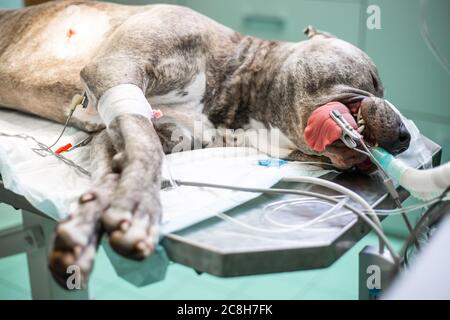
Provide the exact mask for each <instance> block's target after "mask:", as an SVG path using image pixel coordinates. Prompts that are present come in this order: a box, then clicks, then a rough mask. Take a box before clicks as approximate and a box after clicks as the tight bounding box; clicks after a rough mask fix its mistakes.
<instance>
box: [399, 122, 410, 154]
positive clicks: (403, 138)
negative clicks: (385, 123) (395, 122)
mask: <svg viewBox="0 0 450 320" xmlns="http://www.w3.org/2000/svg"><path fill="white" fill-rule="evenodd" d="M398 141H399V142H400V143H401V144H404V145H405V146H406V148H407V147H408V146H409V142H410V141H411V135H410V134H409V131H408V129H406V127H405V125H404V124H403V122H402V123H400V127H399V130H398Z"/></svg>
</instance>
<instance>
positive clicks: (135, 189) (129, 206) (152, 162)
mask: <svg viewBox="0 0 450 320" xmlns="http://www.w3.org/2000/svg"><path fill="white" fill-rule="evenodd" d="M81 76H82V80H83V82H84V84H85V87H86V90H87V92H88V95H89V96H90V99H91V101H94V102H95V103H96V104H97V105H98V110H99V113H100V116H101V118H102V119H103V121H104V122H105V125H106V126H107V132H108V135H109V137H110V138H111V141H112V142H113V144H114V147H115V150H116V152H117V154H116V155H115V156H114V158H113V168H114V171H115V172H117V173H118V174H119V176H120V177H119V181H118V183H117V186H116V189H115V190H114V193H113V194H112V195H111V197H110V199H109V206H108V209H107V210H106V211H105V212H104V213H103V216H102V223H103V226H104V228H105V230H106V232H107V233H108V236H109V241H110V244H111V246H112V248H113V249H114V250H115V251H117V252H118V253H120V254H121V255H123V256H125V257H128V258H132V259H144V258H145V257H147V256H148V255H149V254H151V253H152V252H153V249H154V248H155V245H156V243H157V241H158V237H159V232H158V227H159V222H160V219H161V204H160V200H159V190H160V188H161V181H160V180H161V162H162V157H163V151H162V146H161V143H160V141H159V138H158V135H157V134H156V131H155V129H154V127H153V124H152V122H151V120H150V115H149V114H150V106H149V105H148V102H147V100H146V98H145V95H144V89H145V88H146V86H147V85H148V83H149V82H150V79H149V76H148V73H147V72H146V71H145V64H141V62H140V61H135V60H134V59H133V58H131V57H130V58H123V56H121V55H119V54H117V55H115V54H114V52H111V55H109V53H108V55H107V56H106V57H103V58H100V59H98V60H95V61H93V62H92V63H91V64H89V65H87V66H86V67H85V68H84V69H83V71H82V73H81ZM151 80H152V81H155V80H154V79H151ZM118 88H119V89H118ZM120 88H121V89H120ZM111 90H112V91H111ZM116 90H118V91H116ZM107 92H110V93H111V92H113V93H112V94H111V95H108V94H106V93H107ZM106 97H111V99H109V98H106ZM97 101H98V103H97ZM145 112H148V113H149V114H147V115H143V113H145Z"/></svg>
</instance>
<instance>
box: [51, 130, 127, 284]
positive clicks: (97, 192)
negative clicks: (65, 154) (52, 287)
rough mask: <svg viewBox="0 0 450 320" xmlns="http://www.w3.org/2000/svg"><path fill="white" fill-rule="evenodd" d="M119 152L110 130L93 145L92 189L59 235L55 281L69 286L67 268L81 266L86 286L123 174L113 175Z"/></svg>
mask: <svg viewBox="0 0 450 320" xmlns="http://www.w3.org/2000/svg"><path fill="white" fill-rule="evenodd" d="M114 153H115V150H114V147H113V145H112V143H111V141H110V138H109V136H108V134H107V132H106V130H103V131H101V132H100V133H98V134H97V135H96V136H95V137H94V139H93V142H92V149H91V160H92V179H93V187H92V189H91V190H90V191H89V192H87V193H85V194H83V195H82V196H81V197H80V198H79V200H78V204H77V208H76V210H75V212H73V213H72V214H71V215H69V217H68V218H66V219H65V220H63V221H61V222H60V223H59V224H58V226H57V228H56V232H55V240H54V245H53V249H52V251H51V253H50V259H49V267H50V270H51V271H52V274H53V276H54V278H55V280H56V281H57V282H58V283H60V284H61V285H62V286H63V287H65V286H66V281H67V277H68V276H70V273H67V270H68V269H67V268H68V267H69V266H71V265H75V266H78V267H79V270H80V271H81V282H82V284H83V286H86V284H87V281H88V277H89V273H90V271H91V269H92V266H93V263H94V258H95V254H96V251H97V250H96V249H97V246H98V244H99V242H100V239H101V236H102V234H103V227H102V224H101V219H100V218H101V215H102V213H103V211H104V210H106V208H107V207H108V206H109V203H110V199H111V197H112V195H113V193H114V190H115V189H116V186H117V182H118V180H119V175H118V174H117V173H114V172H113V169H112V158H113V156H114Z"/></svg>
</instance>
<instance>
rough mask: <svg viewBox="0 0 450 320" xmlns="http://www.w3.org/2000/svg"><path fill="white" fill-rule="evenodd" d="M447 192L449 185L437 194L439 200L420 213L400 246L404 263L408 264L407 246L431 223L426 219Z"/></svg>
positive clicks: (438, 217) (438, 216)
mask: <svg viewBox="0 0 450 320" xmlns="http://www.w3.org/2000/svg"><path fill="white" fill-rule="evenodd" d="M449 192H450V185H449V186H448V187H447V188H446V189H445V191H444V192H443V193H442V194H441V195H440V196H439V200H438V201H437V202H435V203H433V204H432V205H431V207H430V208H429V209H428V210H427V212H425V213H424V214H423V215H422V217H421V218H420V220H419V222H417V224H416V226H415V228H414V229H413V232H412V233H411V234H410V235H409V237H408V239H406V242H405V244H404V246H403V248H402V251H403V255H402V256H403V259H404V261H403V262H404V263H406V264H408V256H407V255H408V250H409V247H410V246H411V244H412V243H414V242H415V241H417V240H418V235H419V234H420V232H421V231H422V229H423V228H425V227H427V226H430V225H431V223H429V221H428V220H429V218H430V215H431V214H432V213H433V209H435V208H436V206H437V205H438V204H439V203H441V202H442V201H443V200H444V198H445V196H446V195H447V193H449ZM442 214H444V213H441V214H439V215H437V218H436V219H435V220H434V221H433V222H432V223H435V222H437V221H439V220H440V218H441V215H442ZM426 224H428V225H426Z"/></svg>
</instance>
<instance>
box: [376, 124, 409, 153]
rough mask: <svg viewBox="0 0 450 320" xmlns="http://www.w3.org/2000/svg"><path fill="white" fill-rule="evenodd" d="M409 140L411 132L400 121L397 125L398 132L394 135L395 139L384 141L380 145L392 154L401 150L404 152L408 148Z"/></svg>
mask: <svg viewBox="0 0 450 320" xmlns="http://www.w3.org/2000/svg"><path fill="white" fill-rule="evenodd" d="M410 142H411V134H410V133H409V131H408V129H407V128H406V126H405V125H404V123H403V122H400V123H399V126H398V134H397V135H396V139H395V140H392V141H390V142H387V143H384V145H382V147H383V148H385V149H386V150H387V151H388V152H390V153H392V154H393V155H397V154H400V153H402V152H405V151H406V150H407V149H408V147H409V143H410Z"/></svg>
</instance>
